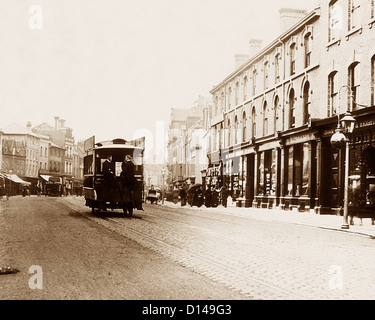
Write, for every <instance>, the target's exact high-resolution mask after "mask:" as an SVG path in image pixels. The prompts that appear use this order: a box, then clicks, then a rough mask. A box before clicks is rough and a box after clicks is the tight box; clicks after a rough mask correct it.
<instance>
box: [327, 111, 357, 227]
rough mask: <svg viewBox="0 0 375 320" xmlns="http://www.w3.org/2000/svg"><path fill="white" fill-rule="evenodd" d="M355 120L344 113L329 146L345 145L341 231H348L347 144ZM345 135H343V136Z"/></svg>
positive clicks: (347, 113)
mask: <svg viewBox="0 0 375 320" xmlns="http://www.w3.org/2000/svg"><path fill="white" fill-rule="evenodd" d="M354 122H355V119H354V118H353V117H352V116H351V114H350V113H349V112H346V113H345V115H344V117H343V118H342V119H341V120H340V124H341V126H340V124H338V125H337V129H336V131H335V133H334V134H333V135H332V137H331V144H332V146H333V147H341V146H342V145H343V144H344V143H345V178H344V180H345V181H344V212H343V219H344V220H343V224H342V226H341V229H349V223H348V215H349V214H348V213H349V210H348V198H349V143H350V140H349V138H348V135H349V134H351V133H353V130H354ZM344 133H345V134H346V135H345V134H344Z"/></svg>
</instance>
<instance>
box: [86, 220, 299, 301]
mask: <svg viewBox="0 0 375 320" xmlns="http://www.w3.org/2000/svg"><path fill="white" fill-rule="evenodd" d="M86 217H87V218H89V219H90V220H94V221H95V222H97V223H99V224H101V225H103V226H105V227H107V228H109V229H111V230H112V231H114V232H116V233H120V234H121V235H123V236H125V237H127V238H130V239H131V240H133V241H135V242H137V243H139V244H141V245H143V246H144V247H146V248H149V249H151V250H153V251H155V252H158V253H159V254H161V255H163V256H165V257H167V258H169V259H171V260H172V261H174V262H177V263H179V264H181V265H183V266H185V267H187V268H189V269H191V270H193V271H195V272H197V273H199V274H203V275H205V276H207V277H208V278H210V279H212V280H214V281H217V282H219V283H221V284H224V285H225V286H227V287H229V288H231V289H233V290H238V291H239V292H241V293H242V294H243V295H245V296H246V297H248V298H250V299H265V297H267V299H293V300H296V299H301V296H299V295H296V294H294V293H292V292H290V291H288V290H285V289H283V288H280V287H279V286H276V285H274V284H272V283H270V282H268V281H266V280H263V279H259V278H257V277H255V276H251V275H250V274H246V273H244V272H241V271H239V270H236V269H235V268H233V267H231V266H228V265H224V264H222V263H218V262H217V261H213V260H211V259H209V258H207V257H205V256H203V255H202V254H199V253H194V252H191V251H189V250H186V249H183V248H180V247H178V246H175V245H173V244H170V243H167V242H166V241H164V240H162V239H158V238H156V237H154V236H152V235H150V234H148V233H146V232H143V231H140V230H136V229H135V228H133V227H131V226H129V225H127V224H126V223H124V222H125V221H124V222H123V221H122V219H121V220H119V219H116V218H112V217H96V216H89V215H86ZM128 221H129V220H127V221H126V222H128Z"/></svg>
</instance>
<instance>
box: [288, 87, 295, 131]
mask: <svg viewBox="0 0 375 320" xmlns="http://www.w3.org/2000/svg"><path fill="white" fill-rule="evenodd" d="M294 97H295V95H294V89H290V92H289V129H291V128H294V126H295V124H296V119H295V114H294V113H295V110H294Z"/></svg>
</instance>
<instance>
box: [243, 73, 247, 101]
mask: <svg viewBox="0 0 375 320" xmlns="http://www.w3.org/2000/svg"><path fill="white" fill-rule="evenodd" d="M246 99H247V77H244V78H243V100H244V101H245V100H246Z"/></svg>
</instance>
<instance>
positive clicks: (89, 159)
mask: <svg viewBox="0 0 375 320" xmlns="http://www.w3.org/2000/svg"><path fill="white" fill-rule="evenodd" d="M92 164H93V156H92V155H89V156H86V157H85V158H84V172H83V174H92V173H93V171H92Z"/></svg>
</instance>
